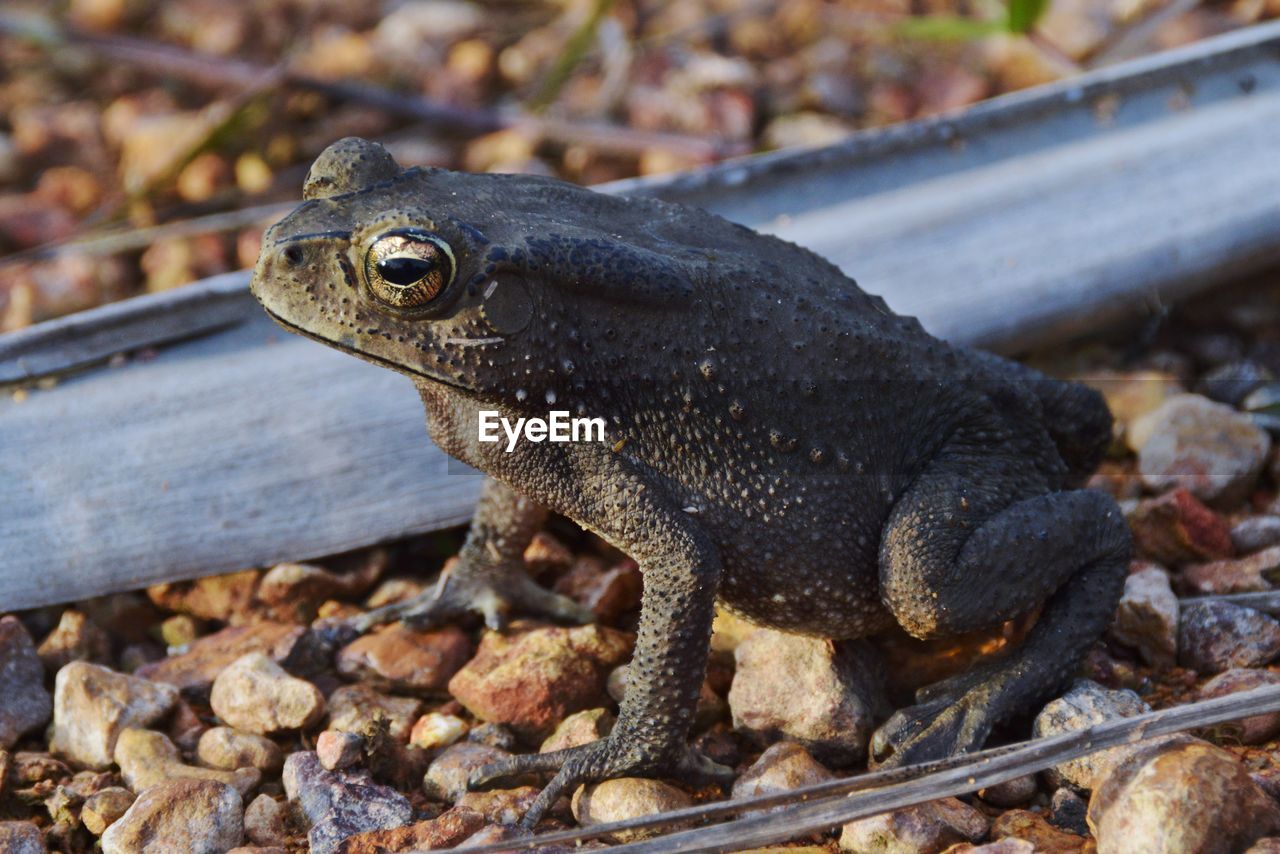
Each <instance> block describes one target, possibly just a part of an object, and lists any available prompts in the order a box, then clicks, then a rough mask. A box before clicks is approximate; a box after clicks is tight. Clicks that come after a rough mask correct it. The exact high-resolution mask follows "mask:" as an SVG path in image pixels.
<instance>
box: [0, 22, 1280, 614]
mask: <svg viewBox="0 0 1280 854" xmlns="http://www.w3.org/2000/svg"><path fill="white" fill-rule="evenodd" d="M1276 128H1280V24H1272V25H1267V26H1264V27H1257V28H1253V29H1252V30H1246V31H1241V32H1237V33H1233V34H1229V35H1227V36H1223V37H1220V38H1218V39H1214V40H1210V41H1207V42H1203V43H1200V44H1198V45H1194V46H1192V47H1190V48H1187V49H1184V50H1181V51H1177V52H1173V53H1170V54H1166V55H1162V56H1158V57H1152V58H1148V59H1144V60H1141V61H1138V62H1135V63H1130V64H1127V65H1124V66H1116V67H1114V68H1111V69H1107V70H1105V71H1103V72H1099V73H1096V74H1093V75H1089V76H1086V77H1083V78H1080V79H1077V80H1075V81H1071V82H1069V83H1067V84H1063V85H1058V86H1053V87H1048V88H1046V89H1042V90H1040V91H1036V92H1028V93H1020V94H1018V95H1014V96H1008V97H1005V98H1000V99H996V100H995V101H992V102H989V103H987V104H984V105H981V106H979V107H976V108H974V109H972V110H969V111H967V112H965V113H962V114H959V115H956V116H952V117H946V118H940V119H936V120H932V121H928V122H922V123H916V124H912V125H908V126H904V127H900V128H894V129H889V130H885V131H878V132H874V133H867V134H862V135H859V136H857V137H855V138H853V139H851V140H850V141H848V142H846V143H842V144H840V145H836V146H832V147H830V148H826V149H817V150H812V151H806V152H799V153H783V154H777V155H767V156H764V157H760V158H754V159H749V160H745V161H741V162H737V163H730V164H725V165H723V166H721V167H718V168H716V169H712V170H707V171H705V172H702V173H698V174H692V175H686V176H677V177H674V178H669V179H656V180H653V179H651V180H648V181H639V182H622V183H619V184H615V185H611V186H607V187H604V188H602V189H604V190H606V191H608V192H619V193H633V194H656V195H660V196H662V197H665V198H669V199H674V200H680V201H686V202H690V203H693V204H699V205H702V206H703V207H707V208H709V209H711V210H714V211H717V212H719V213H722V214H724V215H726V216H729V217H731V218H733V219H736V220H738V221H740V222H744V223H746V224H748V225H752V226H754V227H757V228H760V229H762V230H767V231H773V232H776V233H778V234H781V235H784V236H786V237H788V238H789V239H792V240H795V241H796V242H798V243H802V244H804V245H807V246H810V247H812V248H814V249H815V250H817V251H818V252H820V253H822V254H824V255H826V256H827V257H829V258H831V259H832V260H834V261H835V262H836V263H838V264H840V265H841V266H842V267H843V268H844V269H845V270H847V271H848V272H849V273H851V274H852V275H854V276H856V277H857V279H858V280H859V282H861V283H862V285H863V286H864V287H865V288H867V289H868V290H870V291H873V292H877V293H881V294H883V295H884V296H885V297H886V299H887V300H888V302H889V304H890V305H891V306H893V307H894V308H895V309H897V310H898V311H902V312H906V313H910V314H916V315H917V316H919V317H920V318H921V320H922V321H923V322H924V324H925V326H926V327H928V328H930V329H931V330H933V331H934V332H936V333H938V334H941V335H943V336H945V337H947V338H950V339H952V340H956V341H963V342H968V343H975V344H981V345H984V346H989V347H994V348H997V349H1005V350H1008V349H1012V348H1019V347H1024V346H1026V345H1028V344H1032V343H1036V344H1043V343H1047V342H1049V341H1052V340H1057V339H1060V338H1062V337H1064V336H1068V335H1072V334H1075V333H1078V332H1080V331H1083V330H1086V329H1088V328H1090V327H1091V326H1092V325H1095V324H1098V323H1101V322H1103V321H1104V320H1106V319H1108V318H1111V317H1113V316H1117V315H1119V314H1121V313H1123V312H1125V311H1133V310H1135V309H1140V308H1141V307H1142V306H1143V305H1146V304H1149V303H1151V302H1158V301H1167V300H1170V299H1173V298H1176V297H1178V296H1180V295H1182V294H1185V293H1189V292H1190V291H1192V290H1196V289H1200V288H1203V287H1207V286H1209V285H1212V284H1215V283H1218V282H1222V281H1225V280H1227V279H1229V278H1231V277H1233V276H1236V275H1238V274H1240V273H1243V272H1248V271H1251V270H1256V269H1259V268H1261V267H1263V266H1265V265H1268V264H1275V263H1277V262H1280V133H1277V132H1276ZM240 281H243V279H241V280H240ZM241 288H242V285H241V284H239V282H237V280H235V279H234V278H229V277H222V278H221V279H220V280H218V281H217V282H213V283H211V284H206V285H196V286H192V288H190V289H187V290H185V291H184V292H182V294H181V296H160V297H151V298H145V300H144V301H139V303H136V304H133V305H130V304H121V305H119V306H110V307H107V308H104V309H100V310H96V311H94V312H88V313H85V314H84V315H81V316H79V317H76V318H69V319H65V320H62V321H54V322H53V323H50V324H45V325H43V326H39V327H36V328H33V329H30V330H24V331H23V332H21V333H17V334H15V335H11V336H7V337H0V382H6V381H7V382H12V381H15V380H22V379H24V378H31V377H34V376H38V375H40V374H45V373H49V372H54V371H61V370H65V369H69V368H73V367H78V366H84V365H88V364H91V363H93V362H98V361H101V360H102V359H103V358H104V357H106V356H107V355H110V354H111V353H113V352H119V351H126V350H134V349H137V348H139V347H142V346H144V345H155V344H157V343H160V342H172V341H174V339H179V338H183V337H186V336H190V335H193V334H196V333H199V332H201V331H207V330H209V329H213V328H218V329H219V330H220V331H216V332H213V333H210V334H205V335H203V336H201V337H197V338H193V339H191V340H187V341H183V342H180V343H170V344H168V345H166V346H161V347H158V348H157V349H156V351H155V353H154V355H152V356H150V357H149V358H147V359H134V360H132V361H130V362H128V363H127V364H126V365H123V366H117V367H98V368H95V369H90V370H86V371H82V372H80V373H79V374H76V375H74V376H72V377H70V378H68V379H64V380H63V381H62V382H61V383H59V384H58V385H57V386H56V387H55V388H53V389H51V390H40V389H33V390H32V391H31V392H30V394H29V395H28V396H27V398H26V399H25V400H24V401H23V402H20V403H19V402H15V401H10V400H4V401H0V611H2V610H7V609H11V608H20V607H28V606H33V605H39V604H43V603H49V602H55V601H64V600H70V599H76V598H80V597H84V596H89V595H94V594H98V593H103V592H107V591H111V590H119V589H124V588H129V587H136V586H140V585H144V584H148V583H152V582H155V581H158V580H173V579H178V578H189V577H194V576H197V575H201V574H207V573H213V572H221V571H226V570H232V569H237V568H240V567H243V566H249V565H262V564H266V563H270V562H272V561H275V560H280V559H285V558H306V557H312V556H317V555H321V554H326V553H332V552H336V551H341V550H344V549H348V548H352V547H355V546H359V545H364V544H369V543H374V542H379V541H384V540H387V539H391V538H395V537H399V536H403V535H406V534H410V533H415V532H421V531H425V530H430V529H434V528H439V527H442V526H446V525H452V524H456V523H459V522H461V521H463V520H464V519H465V518H466V517H467V515H468V514H469V512H470V505H471V502H473V501H474V497H475V495H476V493H477V490H478V488H479V483H478V481H477V479H476V478H474V477H469V476H465V475H460V474H455V473H450V471H449V470H448V469H446V466H445V461H444V458H443V457H442V455H441V454H440V452H439V451H437V450H436V449H435V448H433V447H432V446H431V445H430V444H429V443H428V442H427V441H426V438H425V434H424V431H423V427H422V416H421V413H420V411H419V407H418V403H417V399H416V395H415V394H414V392H413V389H412V387H411V386H410V384H409V383H408V382H407V381H405V380H404V379H403V378H401V377H398V376H396V375H394V374H392V373H390V372H387V371H385V370H381V369H378V368H375V367H371V366H368V365H365V364H363V363H361V362H359V361H357V360H355V359H351V358H349V357H346V356H343V355H341V354H339V353H336V352H334V351H330V350H328V349H327V348H324V347H322V346H320V345H316V344H313V343H311V342H308V341H304V340H302V339H298V338H295V337H293V336H289V335H287V334H285V333H283V332H279V331H277V330H275V329H274V328H273V327H272V326H271V324H270V323H269V322H268V321H267V320H266V319H265V318H263V317H262V316H261V315H260V314H258V313H257V312H256V310H255V308H254V306H253V304H252V302H251V301H250V299H249V297H248V295H247V293H245V292H244V291H243V290H242V289H241ZM202 294H203V296H202ZM209 295H212V296H209ZM171 300H172V302H170V301H171ZM246 318H247V319H246ZM228 324H232V325H231V326H230V327H228Z"/></svg>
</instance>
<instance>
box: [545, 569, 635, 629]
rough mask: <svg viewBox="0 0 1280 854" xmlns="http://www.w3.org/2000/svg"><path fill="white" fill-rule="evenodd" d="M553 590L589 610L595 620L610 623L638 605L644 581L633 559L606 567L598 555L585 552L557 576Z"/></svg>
mask: <svg viewBox="0 0 1280 854" xmlns="http://www.w3.org/2000/svg"><path fill="white" fill-rule="evenodd" d="M554 589H555V592H557V593H559V594H561V595H563V596H568V597H569V598H570V599H572V600H574V601H575V602H578V603H579V604H581V605H584V606H586V607H587V608H590V609H591V613H592V614H594V615H595V618H596V620H598V621H599V622H602V623H610V622H613V621H614V620H616V619H617V618H618V617H619V616H620V615H621V614H623V613H625V612H626V611H630V610H632V609H633V608H638V607H639V606H640V594H641V593H642V592H643V590H644V581H643V579H642V578H641V576H640V567H639V565H637V564H636V562H635V561H633V560H624V561H622V562H621V563H619V564H617V565H615V566H612V567H606V566H605V563H604V561H602V560H600V559H599V558H595V557H591V556H590V555H584V556H582V557H579V558H578V559H577V560H575V561H574V562H573V565H572V566H570V567H569V570H568V571H567V572H565V573H564V574H563V575H561V576H560V577H559V578H557V579H556V583H555V588H554Z"/></svg>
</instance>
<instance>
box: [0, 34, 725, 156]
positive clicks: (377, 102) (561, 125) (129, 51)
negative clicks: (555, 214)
mask: <svg viewBox="0 0 1280 854" xmlns="http://www.w3.org/2000/svg"><path fill="white" fill-rule="evenodd" d="M0 33H4V34H8V35H12V36H17V37H20V38H26V39H28V40H31V41H34V42H37V43H39V44H41V45H43V46H45V47H46V48H50V47H57V46H59V45H73V46H78V47H84V48H86V49H89V50H92V51H93V52H94V53H96V54H98V55H100V56H104V57H108V58H111V59H116V60H120V61H122V62H127V63H130V64H132V65H137V66H138V67H141V68H146V69H150V70H152V71H158V72H162V73H165V74H171V75H173V76H175V77H182V78H184V79H186V80H190V81H192V82H195V83H200V84H203V85H207V86H251V85H254V84H256V83H258V82H259V81H261V80H263V79H264V75H271V74H273V73H275V70H274V69H272V68H269V67H267V66H262V65H258V64H256V63H252V62H246V61H244V60H240V59H224V58H220V57H219V58H214V57H209V56H200V55H198V54H195V53H192V52H190V51H185V50H182V49H180V48H176V47H173V46H172V45H166V44H160V43H157V42H152V41H148V40H146V39H139V38H132V37H129V36H104V35H98V34H95V33H86V32H81V31H79V30H74V29H71V28H63V29H59V28H58V27H56V26H55V25H54V24H52V23H51V22H49V21H47V20H34V21H33V20H31V19H23V18H19V17H17V16H13V15H0ZM279 73H280V76H281V80H282V81H283V82H285V83H289V84H291V85H294V86H299V87H301V88H304V89H311V90H313V91H316V92H320V93H322V94H324V95H328V96H329V97H333V98H338V99H341V100H345V101H353V102H356V103H360V104H363V105H364V106H369V107H375V108H379V109H383V110H386V111H387V112H391V113H396V114H398V115H402V116H407V117H410V118H414V119H418V120H421V121H425V122H428V123H430V124H433V125H436V126H437V127H440V128H442V129H445V130H448V131H452V132H455V133H462V134H481V133H489V132H491V131H496V130H504V129H511V130H517V131H523V132H525V133H528V134H530V135H533V136H537V137H539V138H541V139H546V140H549V141H551V142H555V143H558V144H560V145H586V146H590V147H592V148H596V149H599V150H602V151H606V152H610V153H615V154H628V155H638V154H641V153H643V152H644V151H646V150H648V149H651V148H663V149H666V150H668V151H671V152H674V153H677V154H680V155H682V156H685V157H688V158H690V159H694V160H714V159H717V158H721V157H728V156H732V155H736V154H745V153H746V152H747V150H748V149H747V146H746V143H744V142H731V141H724V140H716V139H704V138H702V137H696V136H689V135H686V134H674V133H655V132H648V131H637V130H632V129H631V128H627V127H619V126H616V125H606V124H600V123H594V122H574V121H566V120H554V119H543V118H540V117H538V116H530V115H524V114H513V113H499V112H495V111H493V110H483V109H475V108H471V107H461V106H455V105H453V104H445V103H441V102H439V101H433V100H430V99H428V98H421V97H416V96H410V95H401V94H398V93H395V92H391V91H388V90H386V89H382V88H379V87H377V86H371V85H368V84H364V83H352V82H349V81H329V80H321V79H319V78H316V77H311V76H310V75H307V74H302V73H300V72H297V71H293V70H290V69H287V68H286V69H282V70H281V71H280V72H279Z"/></svg>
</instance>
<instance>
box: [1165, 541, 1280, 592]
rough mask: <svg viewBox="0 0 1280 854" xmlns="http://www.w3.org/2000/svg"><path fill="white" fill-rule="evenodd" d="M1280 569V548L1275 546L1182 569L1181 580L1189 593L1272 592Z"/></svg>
mask: <svg viewBox="0 0 1280 854" xmlns="http://www.w3.org/2000/svg"><path fill="white" fill-rule="evenodd" d="M1277 569H1280V546H1272V547H1271V548H1268V549H1263V550H1262V551H1260V552H1255V553H1253V554H1251V555H1248V556H1246V557H1239V558H1229V559H1227V560H1215V561H1211V562H1209V563H1193V564H1190V565H1188V566H1185V567H1183V568H1182V573H1181V576H1180V580H1181V583H1182V587H1183V589H1184V590H1185V592H1187V593H1189V594H1200V595H1203V594H1208V593H1254V592H1257V591H1261V590H1270V589H1271V581H1270V580H1269V579H1270V578H1272V577H1273V576H1274V575H1275V573H1276V570H1277Z"/></svg>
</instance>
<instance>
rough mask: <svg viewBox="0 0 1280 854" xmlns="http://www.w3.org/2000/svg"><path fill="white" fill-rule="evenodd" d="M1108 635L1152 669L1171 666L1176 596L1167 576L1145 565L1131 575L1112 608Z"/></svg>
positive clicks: (1175, 639)
mask: <svg viewBox="0 0 1280 854" xmlns="http://www.w3.org/2000/svg"><path fill="white" fill-rule="evenodd" d="M1111 636H1112V637H1113V638H1115V639H1116V640H1118V641H1119V642H1120V643H1122V644H1124V645H1125V646H1129V647H1133V648H1134V649H1136V650H1137V651H1138V654H1139V655H1141V656H1142V658H1143V660H1144V661H1146V662H1147V663H1148V664H1150V665H1152V666H1153V667H1172V666H1173V663H1174V661H1175V660H1176V659H1177V655H1178V597H1177V596H1175V595H1174V593H1173V588H1172V587H1170V586H1169V576H1168V574H1167V573H1166V572H1165V571H1164V570H1163V569H1160V568H1159V567H1156V566H1148V567H1147V568H1146V569H1141V570H1139V571H1137V572H1134V573H1131V574H1130V575H1129V577H1128V578H1126V579H1125V582H1124V595H1123V596H1122V597H1121V598H1120V604H1119V605H1118V606H1117V607H1116V618H1115V621H1114V622H1113V623H1112V624H1111Z"/></svg>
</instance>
